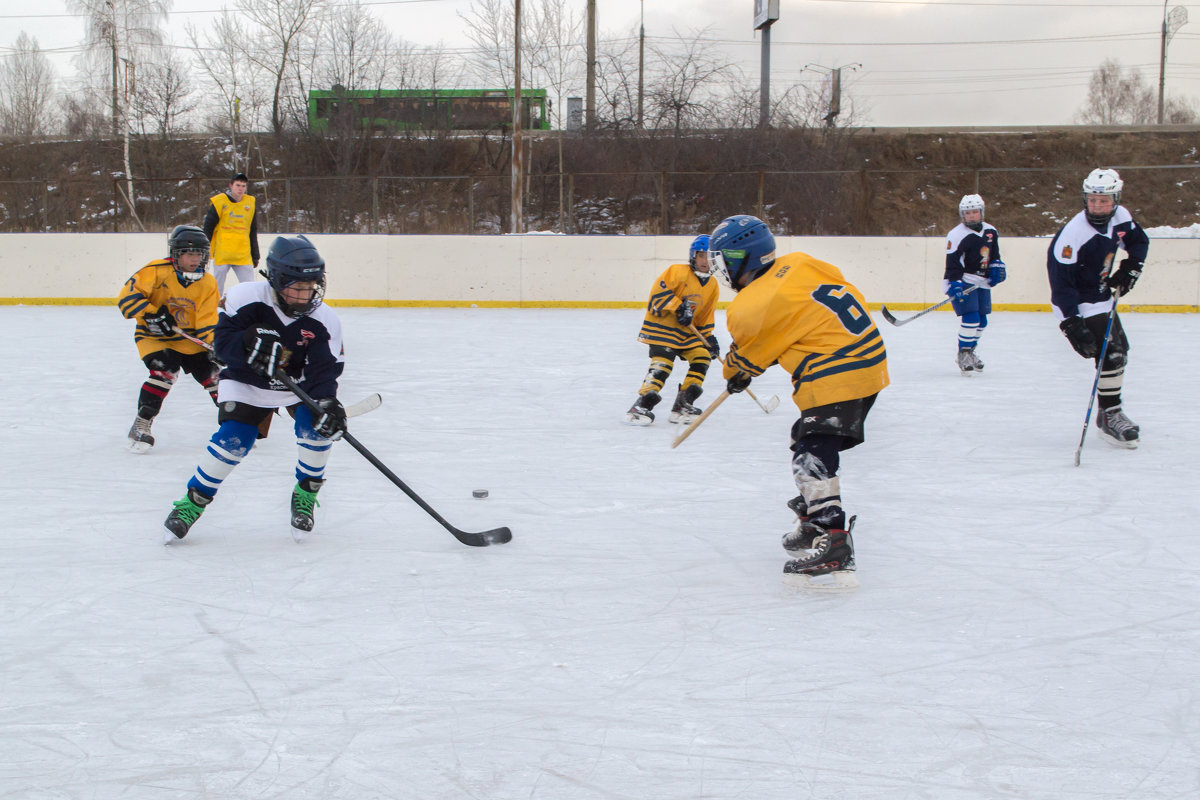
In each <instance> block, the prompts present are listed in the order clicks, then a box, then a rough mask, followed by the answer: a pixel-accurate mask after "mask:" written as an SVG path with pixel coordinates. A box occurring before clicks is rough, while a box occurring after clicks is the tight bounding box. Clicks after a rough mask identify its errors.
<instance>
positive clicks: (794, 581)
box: [783, 572, 859, 594]
mask: <svg viewBox="0 0 1200 800" xmlns="http://www.w3.org/2000/svg"><path fill="white" fill-rule="evenodd" d="M783 585H784V586H787V587H789V588H792V589H801V590H803V591H807V592H825V593H828V594H834V593H838V592H853V591H854V590H855V589H857V588H858V587H859V582H858V576H857V575H855V574H854V573H853V572H826V573H825V574H824V575H804V574H800V573H785V574H784V576H783Z"/></svg>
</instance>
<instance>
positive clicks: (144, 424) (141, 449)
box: [129, 414, 154, 453]
mask: <svg viewBox="0 0 1200 800" xmlns="http://www.w3.org/2000/svg"><path fill="white" fill-rule="evenodd" d="M152 424H154V420H153V419H148V418H146V417H143V416H141V415H140V414H139V415H138V416H137V417H136V418H134V420H133V426H132V427H130V429H129V451H130V452H131V453H147V452H149V451H150V448H151V447H154V437H153V436H151V435H150V426H151V425H152Z"/></svg>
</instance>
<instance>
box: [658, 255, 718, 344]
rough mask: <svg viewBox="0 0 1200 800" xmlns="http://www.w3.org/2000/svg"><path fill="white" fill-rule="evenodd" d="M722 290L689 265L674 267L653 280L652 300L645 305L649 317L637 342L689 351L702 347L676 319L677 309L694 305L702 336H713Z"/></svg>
mask: <svg viewBox="0 0 1200 800" xmlns="http://www.w3.org/2000/svg"><path fill="white" fill-rule="evenodd" d="M719 291H720V290H719V289H718V287H717V281H716V279H715V278H713V277H711V276H710V277H708V278H705V279H704V280H703V281H701V280H700V279H699V278H697V277H696V273H695V272H693V271H692V268H691V266H689V265H687V264H672V265H671V266H669V267H667V269H666V271H665V272H663V274H662V275H659V276H658V279H657V280H655V281H654V288H653V289H651V290H650V301H649V302H648V303H647V304H646V318H645V320H643V321H642V329H641V331H640V332H639V333H638V341H639V342H645V343H646V344H656V345H660V346H662V347H671V348H676V349H683V350H686V349H688V348H690V347H703V346H704V342H698V341H696V335H695V334H693V333H692V332H691V330H689V329H688V327H687V326H686V325H680V324H679V320H678V319H676V318H675V309H677V308H679V307H680V306H681V305H683V304H684V303H685V302H690V303H692V304H693V305H694V306H695V314H694V315H693V316H692V324H693V325H695V326H696V329H697V330H699V331H700V333H701V335H703V336H711V335H712V333H713V312H714V311H715V310H716V308H717V294H718V292H719Z"/></svg>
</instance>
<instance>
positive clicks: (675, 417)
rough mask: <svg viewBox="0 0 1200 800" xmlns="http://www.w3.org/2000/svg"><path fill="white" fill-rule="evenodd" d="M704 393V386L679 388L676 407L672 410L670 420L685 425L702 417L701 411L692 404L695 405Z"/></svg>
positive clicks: (681, 386) (694, 385)
mask: <svg viewBox="0 0 1200 800" xmlns="http://www.w3.org/2000/svg"><path fill="white" fill-rule="evenodd" d="M703 393H704V388H703V387H702V386H699V385H696V384H693V385H692V386H689V387H688V388H686V389H684V388H683V385H682V384H681V385H680V386H679V393H678V394H677V395H675V405H674V407H672V408H671V416H670V417H669V420H670V421H671V422H674V423H680V424H683V425H688V424H690V423H691V421H692V420H694V419H695V418H696V417H698V416H700V409H698V408H696V407H695V406H694V405H692V403H695V402H696V398H698V397H699V396H700V395H701V394H703Z"/></svg>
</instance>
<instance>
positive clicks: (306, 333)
mask: <svg viewBox="0 0 1200 800" xmlns="http://www.w3.org/2000/svg"><path fill="white" fill-rule="evenodd" d="M300 338H301V339H308V340H310V341H311V340H313V339H316V338H317V335H316V334H315V333H313V332H312V331H306V330H304V329H303V328H301V329H300ZM300 344H303V342H300Z"/></svg>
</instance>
